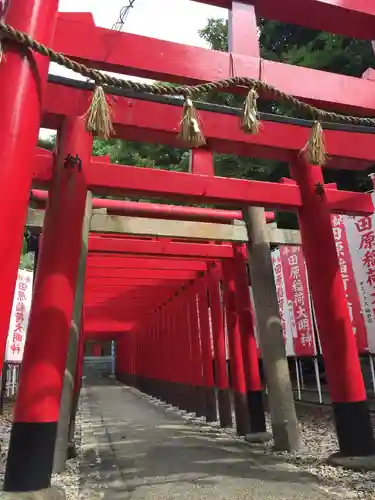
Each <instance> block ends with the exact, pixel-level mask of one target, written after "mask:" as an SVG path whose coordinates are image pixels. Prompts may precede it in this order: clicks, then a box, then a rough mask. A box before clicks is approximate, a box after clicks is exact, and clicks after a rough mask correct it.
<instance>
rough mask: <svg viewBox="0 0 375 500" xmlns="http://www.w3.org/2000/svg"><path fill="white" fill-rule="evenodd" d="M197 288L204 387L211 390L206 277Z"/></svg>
mask: <svg viewBox="0 0 375 500" xmlns="http://www.w3.org/2000/svg"><path fill="white" fill-rule="evenodd" d="M198 286H199V288H198V304H199V305H198V307H199V309H198V310H199V328H200V334H201V344H202V363H203V377H204V385H205V386H206V387H211V388H212V387H214V386H215V382H214V373H213V365H212V348H211V332H210V322H209V314H208V300H207V297H208V288H207V276H205V277H204V278H201V279H200V281H199V285H198Z"/></svg>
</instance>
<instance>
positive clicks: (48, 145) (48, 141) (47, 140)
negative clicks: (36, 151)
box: [38, 135, 56, 151]
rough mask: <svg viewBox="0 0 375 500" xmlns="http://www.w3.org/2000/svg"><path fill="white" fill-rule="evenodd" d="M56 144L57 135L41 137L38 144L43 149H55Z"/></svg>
mask: <svg viewBox="0 0 375 500" xmlns="http://www.w3.org/2000/svg"><path fill="white" fill-rule="evenodd" d="M55 144H56V136H54V135H50V136H49V137H43V138H42V137H39V139H38V146H39V147H40V148H43V149H48V150H49V151H53V150H54V148H55Z"/></svg>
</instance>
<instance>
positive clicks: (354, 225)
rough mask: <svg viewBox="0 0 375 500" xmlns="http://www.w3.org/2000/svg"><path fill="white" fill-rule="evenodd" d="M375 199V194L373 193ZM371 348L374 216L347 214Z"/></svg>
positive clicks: (374, 337) (374, 344) (374, 345)
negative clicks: (352, 215)
mask: <svg viewBox="0 0 375 500" xmlns="http://www.w3.org/2000/svg"><path fill="white" fill-rule="evenodd" d="M372 200H373V202H375V193H373V194H372ZM344 221H345V229H346V234H347V238H348V245H349V250H350V255H351V258H352V265H353V271H354V276H355V281H356V284H357V289H358V295H359V300H360V304H361V311H362V315H363V319H364V322H365V325H366V332H367V342H368V350H369V351H370V352H371V353H375V232H374V230H375V217H374V215H370V216H363V217H351V216H344Z"/></svg>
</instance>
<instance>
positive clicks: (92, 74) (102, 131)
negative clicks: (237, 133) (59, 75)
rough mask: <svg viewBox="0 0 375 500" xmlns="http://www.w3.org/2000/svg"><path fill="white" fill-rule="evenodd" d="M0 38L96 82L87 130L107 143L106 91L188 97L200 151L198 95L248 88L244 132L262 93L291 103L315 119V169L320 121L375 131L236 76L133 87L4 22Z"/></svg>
mask: <svg viewBox="0 0 375 500" xmlns="http://www.w3.org/2000/svg"><path fill="white" fill-rule="evenodd" d="M0 38H1V39H2V40H3V44H4V42H5V44H6V40H11V41H13V42H16V43H17V44H20V45H23V46H24V47H27V48H29V49H31V50H33V51H35V52H37V53H39V54H41V55H43V56H46V57H48V58H49V59H50V60H51V61H52V62H54V63H57V64H59V65H60V66H64V67H65V68H67V69H70V70H72V71H74V72H76V73H79V74H80V75H82V76H84V77H86V78H89V79H90V80H92V81H93V82H94V83H95V85H96V88H95V90H94V93H93V97H92V100H91V104H90V108H89V110H88V112H87V113H86V123H87V129H88V130H89V131H90V132H91V133H92V134H93V135H98V136H100V137H104V138H108V137H110V135H112V134H113V127H112V122H111V111H110V109H109V105H108V101H107V99H106V96H105V86H110V87H115V88H119V89H128V90H133V91H136V92H146V93H150V94H157V95H172V96H180V95H183V96H184V97H185V104H184V110H183V116H182V119H181V123H180V138H181V139H182V140H183V141H184V142H185V143H186V145H188V146H190V147H199V146H202V145H203V144H205V143H206V141H205V139H204V136H203V133H202V130H201V126H200V123H199V117H198V113H197V110H196V108H195V107H194V105H193V102H192V98H193V97H194V96H198V95H199V94H202V93H207V92H212V91H223V90H225V91H226V92H229V93H230V92H233V90H232V89H233V87H243V88H245V89H246V88H247V89H248V90H249V92H248V95H247V97H246V100H245V103H244V106H243V116H242V118H241V128H242V129H243V130H244V131H245V132H249V133H257V132H258V131H259V114H258V110H257V99H258V95H259V94H265V95H267V96H270V97H272V98H273V99H274V100H276V101H279V102H283V103H287V104H289V105H291V106H293V107H295V108H297V109H298V110H300V111H303V112H304V113H305V114H307V115H309V116H310V117H311V119H312V120H313V127H312V133H311V137H310V139H309V141H308V143H307V144H306V145H305V147H304V148H303V150H305V151H307V153H308V156H309V160H310V162H311V163H313V164H319V165H323V164H324V163H325V161H326V158H327V153H326V147H325V143H324V134H323V129H322V126H321V123H320V122H321V121H330V122H336V123H337V122H340V123H346V124H352V125H363V126H375V119H374V118H367V117H358V116H346V115H341V114H338V113H334V112H330V111H325V110H323V109H320V108H317V107H315V106H311V105H310V104H307V103H305V102H302V101H300V100H298V99H297V98H295V97H294V96H291V95H288V94H286V93H285V92H282V91H281V90H279V89H277V88H276V87H273V86H272V85H269V84H268V83H266V82H264V81H259V80H255V79H253V78H247V77H241V76H237V77H233V78H226V79H224V80H218V81H215V82H207V83H202V84H198V85H192V86H188V85H175V86H169V85H166V84H163V83H153V84H148V83H141V82H134V81H131V80H123V79H120V78H116V77H114V76H111V75H107V74H106V73H103V72H101V71H98V70H96V69H93V68H89V67H88V66H86V65H84V64H81V63H78V62H77V61H74V60H72V59H70V58H69V57H66V56H64V55H63V54H61V53H59V52H56V51H54V50H52V49H50V48H49V47H46V46H45V45H43V44H41V43H39V42H37V41H36V40H34V39H33V38H32V37H30V36H29V35H27V34H26V33H23V32H21V31H18V30H16V29H15V28H13V27H12V26H10V25H8V24H6V23H5V22H3V21H1V20H0ZM5 48H6V47H5Z"/></svg>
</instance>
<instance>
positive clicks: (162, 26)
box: [59, 0, 227, 46]
mask: <svg viewBox="0 0 375 500" xmlns="http://www.w3.org/2000/svg"><path fill="white" fill-rule="evenodd" d="M128 4H129V0H107V1H104V0H60V8H59V10H60V11H61V12H73V11H75V12H92V13H93V15H94V19H95V23H96V25H97V26H102V27H104V28H111V27H112V25H113V24H114V23H115V22H116V21H117V18H118V13H119V12H120V9H121V7H122V6H124V5H128ZM209 17H216V18H224V17H227V10H224V9H219V8H217V7H211V6H209V5H204V4H201V3H197V2H193V1H191V0H135V2H134V5H133V7H132V8H131V9H130V13H129V15H128V17H127V20H126V24H125V30H126V31H128V32H130V33H135V34H137V35H145V36H151V37H154V38H160V39H163V40H169V41H172V42H180V43H185V44H189V45H199V46H204V42H203V41H202V40H201V39H200V37H199V35H198V30H199V29H201V28H204V26H205V25H206V22H207V19H208V18H209Z"/></svg>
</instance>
